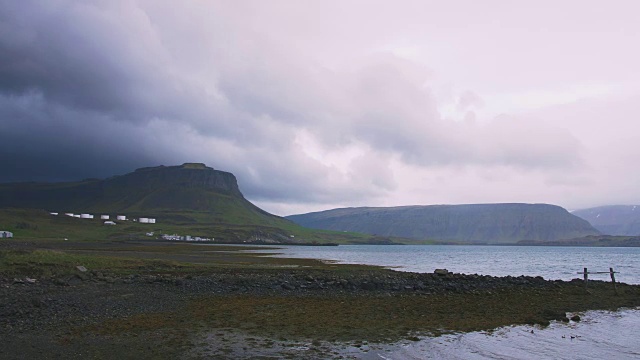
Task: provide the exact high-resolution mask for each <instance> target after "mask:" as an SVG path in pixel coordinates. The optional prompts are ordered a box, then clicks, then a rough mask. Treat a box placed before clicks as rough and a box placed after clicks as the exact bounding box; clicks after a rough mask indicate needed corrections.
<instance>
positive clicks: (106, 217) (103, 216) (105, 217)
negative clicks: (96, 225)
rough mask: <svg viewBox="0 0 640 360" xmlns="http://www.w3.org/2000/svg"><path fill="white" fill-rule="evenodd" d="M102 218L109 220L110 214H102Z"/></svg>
mask: <svg viewBox="0 0 640 360" xmlns="http://www.w3.org/2000/svg"><path fill="white" fill-rule="evenodd" d="M100 219H101V220H109V215H100Z"/></svg>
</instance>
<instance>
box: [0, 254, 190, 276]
mask: <svg viewBox="0 0 640 360" xmlns="http://www.w3.org/2000/svg"><path fill="white" fill-rule="evenodd" d="M76 266H84V267H86V268H88V269H91V270H96V271H109V272H114V273H128V272H132V271H139V270H140V269H141V268H153V269H154V270H155V271H161V270H172V269H176V268H182V267H184V265H181V264H179V263H177V262H174V261H167V260H147V259H139V258H122V257H109V256H96V255H81V254H71V253H67V252H64V251H59V250H46V249H38V250H2V251H0V274H2V275H5V276H34V277H46V276H54V275H64V274H70V273H76V272H77V271H78V270H77V269H76Z"/></svg>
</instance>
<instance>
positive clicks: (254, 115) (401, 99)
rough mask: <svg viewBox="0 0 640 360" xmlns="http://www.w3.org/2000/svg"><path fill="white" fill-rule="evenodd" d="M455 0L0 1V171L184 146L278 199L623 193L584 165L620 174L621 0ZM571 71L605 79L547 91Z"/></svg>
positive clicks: (177, 153) (42, 174) (140, 160)
mask: <svg viewBox="0 0 640 360" xmlns="http://www.w3.org/2000/svg"><path fill="white" fill-rule="evenodd" d="M463 4H464V5H465V6H464V7H462V9H466V10H468V12H469V13H467V12H464V13H457V12H456V11H455V10H456V9H457V7H456V6H454V5H450V6H443V5H439V4H437V3H424V2H411V1H407V2H405V3H403V4H401V5H394V6H393V7H391V6H390V5H389V4H388V3H386V2H381V3H376V2H366V3H360V2H357V1H356V2H327V3H325V2H323V3H317V4H305V5H304V6H302V4H298V3H297V2H289V1H275V2H269V3H268V4H267V3H264V2H253V1H247V2H234V3H233V4H231V3H229V2H215V1H214V2H188V3H181V4H180V5H179V6H177V5H176V4H175V3H174V2H169V1H110V2H86V1H71V0H58V1H52V2H43V3H38V4H35V3H32V2H11V1H5V2H2V3H0V122H1V125H2V127H1V128H0V165H1V166H2V168H3V171H2V173H1V174H0V181H3V182H5V181H26V180H35V181H45V180H46V181H49V180H56V181H62V180H76V179H81V178H87V177H107V176H111V175H114V174H121V173H125V172H129V171H131V170H133V169H135V168H137V167H143V166H153V165H158V164H167V165H168V164H179V163H182V162H193V161H198V162H205V163H207V164H208V165H210V166H213V167H215V168H218V169H223V170H227V171H231V172H233V173H234V174H235V175H236V176H237V177H238V179H239V182H240V186H241V189H242V190H243V192H244V193H245V195H246V196H247V197H248V198H249V199H251V200H254V201H256V202H257V203H258V204H259V205H261V206H264V207H265V208H266V209H267V210H271V211H274V212H276V213H279V214H289V213H294V212H297V211H306V210H312V209H322V208H326V207H332V206H348V205H362V204H367V205H401V204H407V203H423V204H428V203H435V202H446V203H460V202H493V201H531V202H553V203H559V204H560V205H564V206H568V207H575V206H590V205H598V204H602V203H608V202H613V201H615V202H634V201H636V202H637V201H640V196H639V195H640V194H639V193H638V191H637V190H635V189H633V186H625V184H626V183H625V182H624V181H617V182H615V181H609V180H607V179H606V178H605V177H604V176H603V175H604V174H605V173H607V172H609V171H622V170H625V171H627V175H626V178H628V179H638V172H637V170H635V169H633V166H632V162H633V161H634V159H635V156H636V155H640V154H638V150H636V147H635V146H633V145H630V144H633V143H634V142H635V143H637V141H636V140H637V137H635V135H633V131H634V130H638V125H636V121H635V120H634V116H635V117H637V116H638V114H639V113H640V109H638V108H637V106H635V107H634V106H633V104H634V102H633V101H632V100H628V99H629V98H631V99H635V97H637V92H636V91H637V90H638V88H637V87H635V85H636V84H635V82H634V81H635V80H638V79H637V78H634V77H635V76H636V75H628V76H626V77H625V76H623V75H625V72H626V73H627V74H629V73H630V72H631V70H636V69H635V67H636V65H635V64H637V63H638V62H637V61H636V60H640V59H639V55H638V53H637V51H636V50H632V49H631V47H630V46H629V44H626V43H624V41H620V39H619V37H618V35H619V34H620V33H624V34H627V35H625V37H624V38H623V39H622V40H624V39H625V38H628V36H629V35H628V34H637V33H638V28H639V26H638V25H636V24H635V22H633V21H631V20H632V19H631V18H628V16H627V12H628V10H630V9H629V7H633V6H634V5H633V4H634V3H633V2H629V3H620V4H618V5H620V6H621V7H614V6H611V7H610V8H608V9H607V11H604V12H603V13H602V14H600V15H598V19H599V21H597V22H590V20H593V19H592V17H593V16H594V15H593V14H591V13H590V12H589V11H588V10H589V9H592V8H593V7H592V4H586V5H583V7H582V9H585V11H582V12H580V13H575V10H574V9H573V8H569V7H568V8H566V9H565V8H563V7H560V8H559V9H556V10H558V12H560V13H562V14H565V15H567V14H573V15H574V18H575V19H576V20H575V23H573V24H567V23H566V22H563V21H561V19H560V18H555V17H550V18H546V16H547V15H548V13H547V12H545V11H544V10H545V9H548V8H547V7H548V6H551V5H552V4H544V3H541V4H540V5H539V7H536V8H535V9H529V12H524V10H522V9H519V8H510V6H509V5H508V4H505V3H503V2H496V3H495V4H494V3H492V2H488V3H486V5H483V6H482V7H481V8H474V7H477V6H478V5H477V4H476V2H463ZM622 5H624V6H622ZM625 6H626V8H625ZM474 12H475V13H476V14H486V17H485V18H486V20H488V21H487V22H482V21H479V20H478V18H477V17H476V16H472V15H473V14H474ZM438 14H439V15H438ZM607 17H609V18H607ZM459 22H466V26H467V27H466V28H465V27H460V25H461V24H460V23H459ZM533 24H537V25H533ZM545 26H546V27H545ZM505 27H508V28H509V29H511V31H510V32H506V35H505V31H504V28H505ZM620 28H623V29H622V30H620ZM618 30H619V31H618ZM572 31H576V32H577V33H574V32H572ZM612 38H615V39H617V40H616V41H609V40H610V39H612ZM587 40H588V41H587ZM589 42H590V43H589ZM594 45H595V46H602V47H603V49H602V50H601V51H599V53H600V54H601V55H602V56H601V58H600V59H599V60H593V59H590V58H586V57H584V55H586V54H585V51H586V49H590V51H593V48H592V47H593V46H594ZM514 50H520V53H518V51H514ZM470 52H473V53H470ZM603 52H604V53H603ZM523 53H524V55H526V56H530V59H526V58H525V57H526V56H524V55H523ZM559 55H566V56H559ZM461 56H463V57H461ZM504 58H507V59H509V60H511V62H508V63H505V62H504ZM447 59H448V61H447ZM492 59H493V60H492ZM581 60H582V61H581ZM492 61H494V62H492ZM496 65H503V66H502V68H497V67H496ZM563 70H571V71H563ZM465 74H466V75H465ZM633 74H637V71H635V72H633ZM461 75H465V76H466V78H465V79H463V78H461ZM590 83H600V84H603V85H602V86H600V87H595V88H594V87H593V86H592V87H590V89H605V90H602V91H604V92H606V93H604V94H601V93H599V92H597V91H596V92H595V94H596V95H603V96H604V97H605V98H602V99H595V100H594V99H583V98H582V97H581V96H577V95H576V92H575V91H574V92H572V93H571V94H572V95H571V96H559V95H551V96H549V95H548V94H559V91H561V90H562V89H567V88H572V87H573V88H578V89H582V88H584V86H586V85H584V84H590ZM583 85H584V86H583ZM607 89H614V90H612V91H615V92H616V93H614V94H611V93H610V92H611V91H609V90H607ZM577 93H579V91H578V92H577ZM588 93H589V94H593V91H591V92H588ZM541 94H542V95H541ZM544 94H547V95H544ZM620 94H625V96H626V98H625V99H627V100H624V99H622V98H621V97H620ZM612 95H615V96H613V97H612ZM576 96H577V97H576ZM595 101H599V102H598V104H600V105H598V106H596V107H597V111H594V112H589V111H585V109H590V108H591V107H592V106H595V105H593V104H595ZM531 104H535V106H532V105H531ZM612 106H622V107H623V108H624V109H629V111H630V112H628V113H627V112H621V111H619V110H613V109H614V108H612ZM613 123H615V124H616V126H617V128H616V129H612V128H611V126H609V125H610V124H613ZM602 128H604V129H607V130H606V131H601V130H600V129H602ZM622 128H623V129H624V131H623V132H621V131H620V129H622ZM593 134H601V135H603V136H605V137H604V138H602V137H598V136H593ZM622 134H626V135H627V141H628V142H627V143H624V144H626V145H624V144H620V143H615V142H616V139H618V138H619V137H620V136H621V135H622ZM606 141H610V142H614V143H615V144H614V147H615V149H611V148H608V147H603V146H601V145H602V143H603V142H606ZM596 152H597V154H598V155H597V156H596V155H595V154H596ZM620 153H622V154H620ZM614 155H615V156H616V162H615V163H616V164H615V165H614V164H612V162H610V161H607V160H605V159H607V158H608V157H609V156H614ZM604 169H607V170H606V172H605V170H604ZM629 171H631V174H629V173H628V172H629ZM568 174H572V175H571V176H568ZM615 188H621V189H624V190H620V191H618V190H615ZM596 194H597V195H596Z"/></svg>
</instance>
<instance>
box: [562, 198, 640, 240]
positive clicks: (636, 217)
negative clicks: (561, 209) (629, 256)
mask: <svg viewBox="0 0 640 360" xmlns="http://www.w3.org/2000/svg"><path fill="white" fill-rule="evenodd" d="M573 215H576V216H579V217H581V218H583V219H585V220H587V221H588V222H590V223H591V225H593V227H595V228H596V229H598V230H600V232H602V233H603V234H607V235H620V236H638V235H640V205H610V206H600V207H595V208H590V209H583V210H576V211H574V212H573Z"/></svg>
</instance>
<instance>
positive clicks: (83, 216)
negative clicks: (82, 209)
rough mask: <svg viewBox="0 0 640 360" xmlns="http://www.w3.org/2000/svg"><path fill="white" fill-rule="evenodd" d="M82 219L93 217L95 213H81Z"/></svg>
mask: <svg viewBox="0 0 640 360" xmlns="http://www.w3.org/2000/svg"><path fill="white" fill-rule="evenodd" d="M80 218H81V219H93V215H91V214H80Z"/></svg>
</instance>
